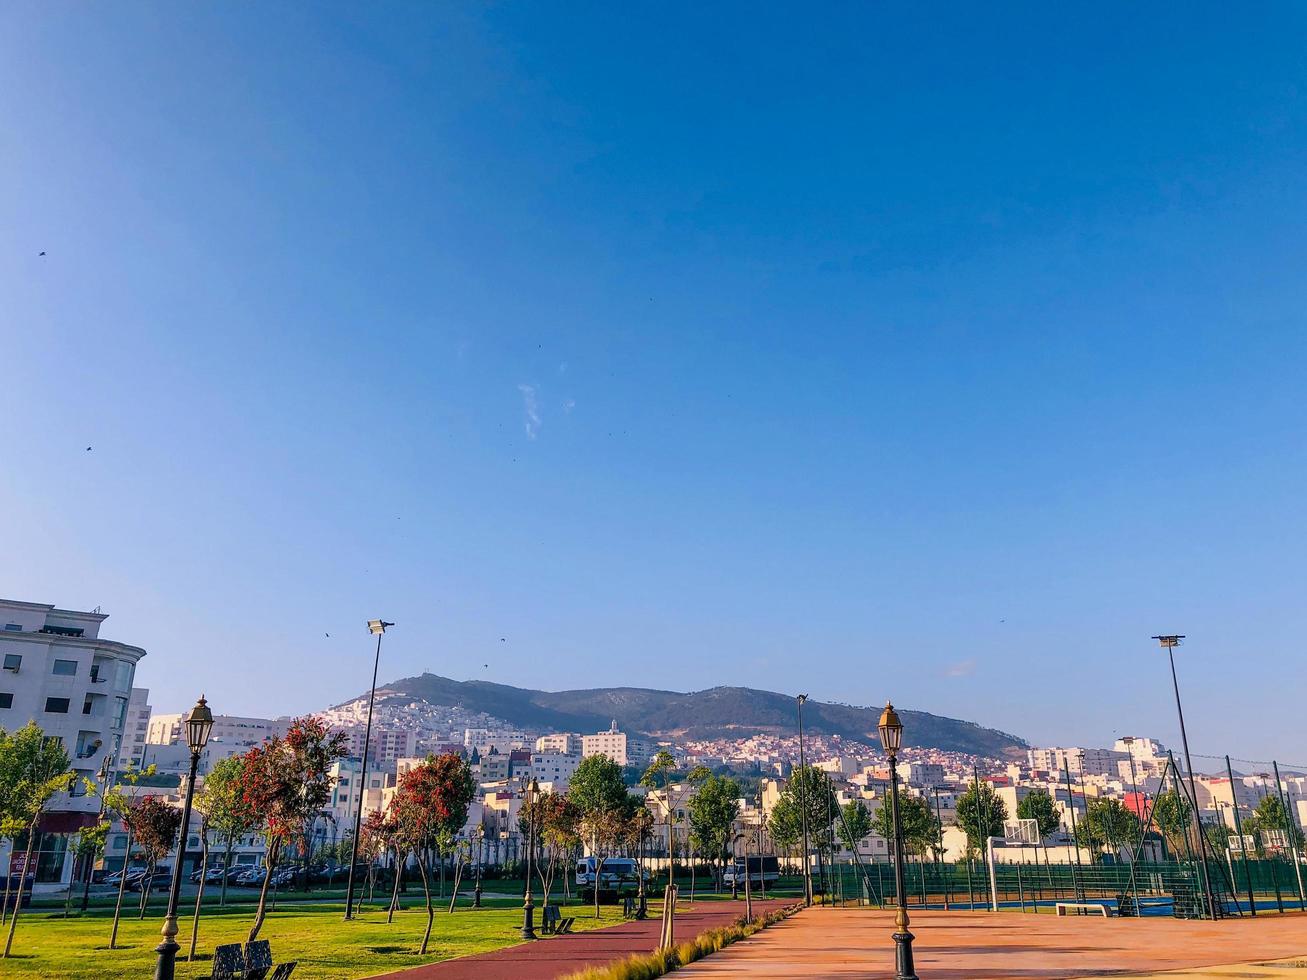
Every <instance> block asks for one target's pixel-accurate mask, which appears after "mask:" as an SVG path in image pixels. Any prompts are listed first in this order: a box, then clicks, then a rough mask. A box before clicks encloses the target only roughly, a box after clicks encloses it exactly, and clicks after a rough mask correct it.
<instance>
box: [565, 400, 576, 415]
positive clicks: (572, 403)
mask: <svg viewBox="0 0 1307 980" xmlns="http://www.w3.org/2000/svg"><path fill="white" fill-rule="evenodd" d="M574 408H576V399H575V398H569V399H568V400H567V401H565V402H563V414H564V415H571V414H572V409H574Z"/></svg>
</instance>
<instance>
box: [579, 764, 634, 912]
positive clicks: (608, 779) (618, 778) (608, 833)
mask: <svg viewBox="0 0 1307 980" xmlns="http://www.w3.org/2000/svg"><path fill="white" fill-rule="evenodd" d="M567 798H568V799H569V800H571V801H572V803H573V804H574V805H575V806H576V810H577V813H578V814H579V816H580V820H579V822H578V827H579V830H580V833H581V836H582V837H583V838H584V839H585V840H586V841H588V842H589V844H590V853H591V856H592V857H593V858H594V862H595V888H594V902H595V918H596V919H597V918H598V917H599V882H600V880H601V879H600V877H599V875H600V873H601V872H602V871H603V866H604V860H605V858H606V857H607V856H608V852H610V851H611V850H612V849H613V848H615V847H616V846H617V845H618V844H619V843H620V842H621V840H622V838H623V835H624V834H625V832H626V821H627V819H628V817H629V816H630V814H631V813H632V812H634V810H635V807H636V806H637V803H636V801H635V800H634V798H633V797H632V796H631V793H630V791H629V790H627V788H626V781H625V780H624V779H623V777H622V767H621V766H619V765H618V764H617V763H616V762H614V761H613V760H612V759H610V758H608V757H607V756H606V755H591V756H586V757H585V758H584V759H582V760H581V764H580V765H579V766H577V767H576V772H575V773H573V774H572V778H571V780H570V782H569V784H568V790H567Z"/></svg>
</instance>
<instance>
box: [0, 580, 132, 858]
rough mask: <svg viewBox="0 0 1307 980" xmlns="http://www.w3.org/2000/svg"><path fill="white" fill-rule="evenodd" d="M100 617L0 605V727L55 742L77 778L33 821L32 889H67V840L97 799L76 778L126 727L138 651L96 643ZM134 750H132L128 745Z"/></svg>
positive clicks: (90, 816) (35, 605)
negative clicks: (35, 731)
mask: <svg viewBox="0 0 1307 980" xmlns="http://www.w3.org/2000/svg"><path fill="white" fill-rule="evenodd" d="M108 618H109V617H108V615H107V614H105V613H102V612H100V611H99V610H98V609H96V610H92V611H91V612H78V611H75V610H71V609H59V608H56V607H55V606H53V605H49V604H47V603H40V602H20V601H17V600H12V599H5V600H0V668H3V669H2V670H0V726H2V727H4V728H6V729H9V730H11V731H12V730H13V729H15V728H21V727H22V726H23V725H25V724H26V723H27V722H29V721H35V722H36V723H37V724H38V725H39V726H40V727H41V729H42V730H43V731H44V732H45V734H46V735H47V736H49V737H52V738H58V739H59V740H60V741H61V742H62V743H63V746H64V748H65V749H66V750H67V752H68V756H69V759H70V760H71V764H72V769H73V771H74V772H75V773H76V774H77V776H78V779H77V781H76V782H75V783H74V789H73V790H72V791H71V793H60V794H58V795H57V796H56V797H55V798H54V799H53V800H52V801H51V803H50V805H49V807H48V808H47V811H46V814H45V816H44V817H43V818H42V821H41V834H40V840H39V841H38V851H37V866H36V868H35V872H36V878H37V881H38V882H56V881H64V882H67V881H68V880H69V877H70V875H71V873H72V868H73V863H74V862H73V860H72V859H71V857H69V856H68V854H67V845H68V838H69V836H70V835H72V834H74V833H76V832H77V831H78V830H79V829H80V828H82V827H84V826H87V825H89V824H91V823H93V822H94V821H95V815H96V812H97V809H98V805H99V803H98V800H96V799H95V798H94V797H89V796H87V795H86V792H85V789H84V786H85V784H84V782H83V778H85V777H91V776H93V775H94V774H95V772H96V771H97V770H98V769H99V768H100V766H101V765H102V764H103V762H104V761H105V759H106V758H108V759H109V760H110V761H112V760H113V759H114V758H116V757H117V756H118V753H119V748H120V746H121V744H122V742H123V734H124V728H125V726H126V724H127V716H128V710H129V706H130V703H131V697H132V681H133V679H134V678H135V676H136V664H137V662H138V661H139V660H140V659H141V658H142V657H143V656H145V651H144V650H142V649H141V648H140V647H136V646H131V645H129V644H126V643H119V642H116V641H113V640H104V639H101V638H100V626H101V624H102V623H103V622H104V621H105V620H106V619H108ZM133 744H135V743H133Z"/></svg>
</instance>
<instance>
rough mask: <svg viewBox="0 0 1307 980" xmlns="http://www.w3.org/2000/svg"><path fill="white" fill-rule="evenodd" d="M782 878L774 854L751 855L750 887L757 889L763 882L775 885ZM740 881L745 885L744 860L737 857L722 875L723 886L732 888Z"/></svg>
mask: <svg viewBox="0 0 1307 980" xmlns="http://www.w3.org/2000/svg"><path fill="white" fill-rule="evenodd" d="M780 876H781V868H780V864H779V863H778V862H777V860H776V856H775V855H773V854H751V855H749V885H750V887H752V888H757V887H758V886H759V885H761V884H762V883H763V882H766V883H767V884H769V885H770V884H773V883H775V882H776V880H777V879H778V878H780ZM737 880H738V881H739V883H740V884H741V885H743V884H744V858H741V857H737V858H736V859H735V860H734V861H733V862H732V863H731V864H728V865H727V866H726V870H725V871H724V872H723V873H722V884H724V885H726V887H728V888H729V887H731V886H732V885H734V884H735V883H736V881H737Z"/></svg>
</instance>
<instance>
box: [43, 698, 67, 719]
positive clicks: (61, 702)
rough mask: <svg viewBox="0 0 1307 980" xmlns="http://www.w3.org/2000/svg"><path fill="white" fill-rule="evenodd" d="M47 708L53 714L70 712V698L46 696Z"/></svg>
mask: <svg viewBox="0 0 1307 980" xmlns="http://www.w3.org/2000/svg"><path fill="white" fill-rule="evenodd" d="M45 710H46V711H47V712H49V713H50V714H52V715H66V714H68V699H67V698H46V699H45Z"/></svg>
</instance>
